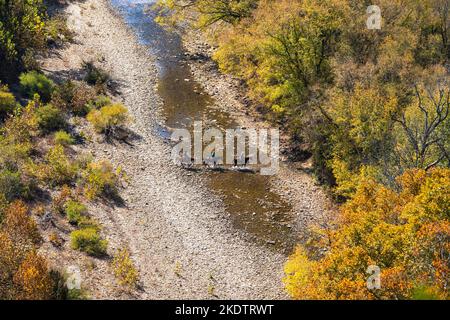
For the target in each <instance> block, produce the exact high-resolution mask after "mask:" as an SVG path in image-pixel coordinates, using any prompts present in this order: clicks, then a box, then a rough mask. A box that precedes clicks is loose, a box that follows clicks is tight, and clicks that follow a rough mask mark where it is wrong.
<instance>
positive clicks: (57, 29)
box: [45, 16, 73, 45]
mask: <svg viewBox="0 0 450 320" xmlns="http://www.w3.org/2000/svg"><path fill="white" fill-rule="evenodd" d="M45 31H46V33H47V42H50V44H51V43H55V44H57V45H61V44H63V43H64V42H66V41H72V40H73V32H71V31H70V29H69V28H68V27H67V21H66V19H65V18H64V16H56V17H53V18H52V19H50V20H48V21H47V23H46V25H45Z"/></svg>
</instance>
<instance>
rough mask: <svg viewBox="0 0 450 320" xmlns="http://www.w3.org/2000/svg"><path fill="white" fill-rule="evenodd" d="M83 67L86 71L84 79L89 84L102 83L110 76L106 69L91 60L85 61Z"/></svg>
mask: <svg viewBox="0 0 450 320" xmlns="http://www.w3.org/2000/svg"><path fill="white" fill-rule="evenodd" d="M83 69H84V70H85V72H86V76H85V77H84V81H86V82H87V83H88V84H90V85H104V84H106V83H107V82H108V81H109V79H110V78H111V77H110V76H109V74H108V73H107V72H106V71H104V70H102V69H100V68H98V67H96V66H95V65H94V63H93V62H85V63H84V64H83Z"/></svg>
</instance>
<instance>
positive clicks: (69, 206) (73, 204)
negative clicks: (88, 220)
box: [64, 200, 87, 224]
mask: <svg viewBox="0 0 450 320" xmlns="http://www.w3.org/2000/svg"><path fill="white" fill-rule="evenodd" d="M64 207H65V212H66V215H67V218H68V219H69V222H70V223H73V224H78V223H79V222H80V220H81V218H82V217H83V216H86V214H87V208H86V206H85V205H84V204H82V203H80V202H78V201H73V200H69V201H68V202H66V204H65V205H64Z"/></svg>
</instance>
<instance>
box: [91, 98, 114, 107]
mask: <svg viewBox="0 0 450 320" xmlns="http://www.w3.org/2000/svg"><path fill="white" fill-rule="evenodd" d="M111 104H112V102H111V99H110V98H109V97H108V96H105V95H100V96H98V97H97V98H96V99H95V100H93V101H91V102H90V103H89V104H88V106H89V109H91V110H92V109H101V108H103V107H106V106H108V105H111Z"/></svg>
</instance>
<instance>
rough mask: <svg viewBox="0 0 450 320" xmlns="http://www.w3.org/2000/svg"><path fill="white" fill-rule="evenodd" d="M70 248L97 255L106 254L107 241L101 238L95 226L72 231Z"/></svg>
mask: <svg viewBox="0 0 450 320" xmlns="http://www.w3.org/2000/svg"><path fill="white" fill-rule="evenodd" d="M70 244H71V247H72V249H74V250H79V251H82V252H85V253H87V254H88V255H91V256H95V257H99V256H104V255H105V254H106V250H107V247H108V241H106V240H103V239H102V238H101V236H100V234H99V231H98V229H96V228H86V229H81V230H76V231H73V232H72V233H71V234H70Z"/></svg>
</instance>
